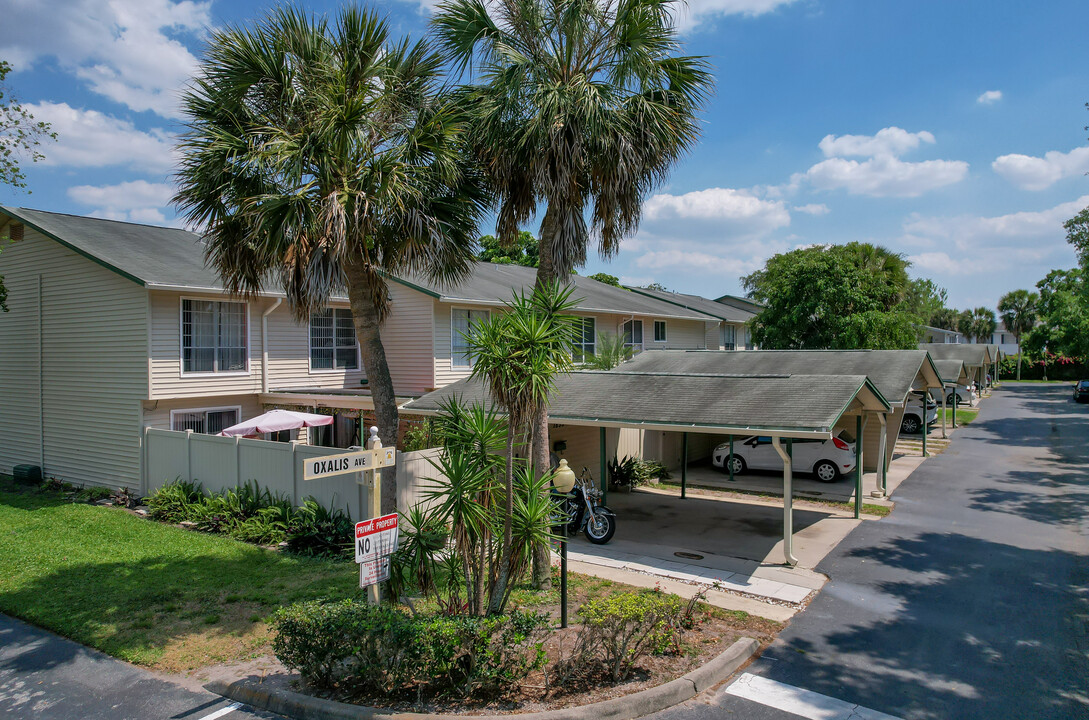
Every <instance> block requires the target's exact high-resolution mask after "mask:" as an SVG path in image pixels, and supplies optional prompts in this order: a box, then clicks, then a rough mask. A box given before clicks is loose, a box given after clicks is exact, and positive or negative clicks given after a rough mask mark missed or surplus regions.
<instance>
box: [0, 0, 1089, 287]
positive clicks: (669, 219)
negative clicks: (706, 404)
mask: <svg viewBox="0 0 1089 720" xmlns="http://www.w3.org/2000/svg"><path fill="white" fill-rule="evenodd" d="M432 4H433V3H432V2H429V0H424V2H419V1H418V0H411V1H409V0H405V1H402V0H383V2H380V3H372V4H371V7H374V8H376V9H377V10H378V11H379V12H381V13H384V14H388V16H389V18H390V20H391V23H392V25H393V27H394V28H395V30H396V31H397V32H400V33H405V34H412V35H420V34H422V33H423V32H424V30H425V29H426V25H427V19H428V17H429V13H430V7H431V5H432ZM4 5H5V10H4V13H3V14H4V18H5V24H6V26H7V27H8V28H12V29H17V31H16V32H6V33H4V34H3V36H2V37H0V58H3V59H6V60H8V61H10V62H11V63H12V64H13V65H14V66H15V69H16V72H14V73H12V75H10V76H9V77H8V82H9V85H10V86H11V87H12V88H13V89H14V90H15V93H16V95H17V96H18V97H19V99H20V100H22V101H23V103H24V104H26V105H27V106H28V107H29V108H30V109H31V111H32V112H34V113H35V115H36V116H37V117H38V118H39V119H42V120H47V121H49V122H51V123H52V124H53V126H54V129H55V130H56V131H57V132H58V133H59V135H60V140H59V142H57V143H55V144H53V143H51V144H49V145H47V146H45V147H44V148H43V150H44V152H45V154H46V160H45V161H44V162H42V163H38V164H37V165H32V166H26V168H25V169H26V170H27V175H28V179H29V185H30V189H31V190H32V191H33V194H32V195H29V196H27V195H26V194H16V193H14V192H12V191H10V190H7V189H4V190H0V203H2V204H12V205H21V206H25V207H35V208H40V209H44V210H54V211H59V212H69V213H76V214H83V215H96V216H101V217H111V218H115V219H123V220H132V221H136V222H149V223H153V224H177V223H178V222H179V221H178V220H177V219H176V218H175V215H174V212H173V210H172V208H171V207H170V205H169V198H170V196H171V194H172V192H173V191H172V188H171V185H170V175H171V167H172V165H173V162H174V157H173V153H172V144H173V137H172V136H173V133H175V132H177V130H178V119H179V117H178V110H177V102H176V98H177V93H178V89H179V88H180V87H181V86H182V85H183V84H184V82H185V81H186V79H187V78H188V77H189V76H190V74H191V72H192V70H193V67H194V66H195V64H196V62H197V59H198V58H199V57H200V53H201V43H202V41H203V39H204V38H206V37H207V35H208V33H209V32H210V31H211V30H212V29H214V28H216V27H219V26H222V25H224V24H226V23H240V22H246V21H248V20H250V19H253V18H256V17H258V16H260V15H261V14H262V13H263V12H264V9H265V8H266V7H268V4H266V3H256V2H227V1H226V0H211V1H210V2H193V1H191V0H186V1H185V2H173V0H51V1H49V2H42V0H6V2H5V3H4ZM337 6H338V3H334V2H312V3H306V4H305V5H304V7H306V8H308V9H311V10H313V11H315V12H325V11H330V10H334V9H335V8H336V7H337ZM1087 17H1089V12H1087V7H1086V5H1085V3H1084V0H1080V1H1071V2H1061V1H1058V0H1055V1H1051V2H1047V3H1031V4H1030V3H1024V2H1000V1H996V0H989V1H972V2H968V1H960V2H948V1H947V0H946V1H943V2H920V1H919V0H913V2H884V1H879V0H835V1H833V0H691V1H690V2H689V4H688V7H687V10H686V11H685V13H684V14H683V15H682V16H681V17H680V18H679V19H678V25H679V27H681V29H682V32H683V39H684V42H685V45H686V48H687V51H688V52H690V53H692V54H701V55H707V56H709V57H710V59H711V62H712V64H713V67H714V72H715V76H716V81H717V85H716V90H715V96H714V98H713V100H712V101H711V103H710V104H709V106H708V108H707V111H706V113H705V115H704V117H703V122H704V135H703V140H702V142H701V144H700V145H699V147H698V148H697V150H696V151H695V152H693V153H692V154H691V155H690V156H688V157H686V158H684V159H683V160H682V161H681V162H680V163H679V164H678V166H677V168H676V169H675V171H674V172H673V174H672V176H671V177H670V179H669V181H668V182H667V183H666V184H665V185H664V186H662V187H660V188H658V189H657V190H656V191H655V193H654V194H653V195H651V196H650V197H648V198H647V199H646V202H645V206H644V221H643V224H642V226H641V227H640V230H639V232H638V233H637V234H636V235H635V236H634V237H632V238H630V239H628V240H626V241H625V242H624V243H623V245H622V248H621V251H620V253H619V256H618V257H616V258H614V259H613V260H612V261H610V262H608V263H605V262H603V261H601V260H600V259H599V258H596V257H594V258H593V259H591V261H590V262H589V263H588V265H587V267H586V268H585V269H584V270H583V271H582V272H584V273H591V272H597V271H605V272H609V273H612V274H614V275H617V276H620V277H621V278H622V279H624V280H625V281H627V282H630V283H635V284H643V283H647V282H650V281H658V282H661V283H663V284H664V285H666V286H667V287H669V288H671V289H674V290H679V291H684V292H692V293H698V294H702V295H707V296H710V297H715V296H717V295H720V294H723V293H731V294H739V293H740V290H741V286H740V282H739V277H740V276H742V275H744V274H746V273H749V272H751V271H752V270H754V269H756V268H758V267H760V266H761V265H762V263H763V261H764V260H765V259H766V258H768V257H769V256H770V255H772V254H774V253H776V252H782V251H784V250H789V249H792V248H794V247H798V246H804V245H808V244H813V243H829V242H848V241H851V240H865V241H871V242H876V243H880V244H882V245H885V246H886V247H889V248H890V249H892V250H894V251H896V252H900V253H903V254H904V255H905V256H907V257H908V258H909V259H911V261H912V263H913V265H912V270H911V272H912V274H914V275H916V276H923V277H930V278H932V279H934V280H935V281H936V282H937V283H938V284H939V285H941V286H943V287H945V288H947V289H948V291H949V298H950V303H951V304H952V305H954V306H956V307H961V308H963V307H969V306H976V305H987V306H991V307H993V306H994V305H995V304H996V303H997V300H998V297H999V296H1000V295H1001V294H1002V293H1003V292H1006V291H1007V290H1011V289H1015V288H1018V287H1032V286H1033V285H1034V284H1035V283H1036V281H1037V280H1039V279H1040V278H1041V277H1043V276H1044V274H1046V273H1047V271H1048V270H1050V269H1052V268H1057V267H1062V268H1066V267H1071V266H1073V265H1074V262H1075V261H1074V254H1073V252H1072V251H1071V249H1070V248H1069V247H1068V246H1067V244H1066V242H1065V240H1064V233H1063V229H1062V223H1063V221H1064V220H1065V219H1067V218H1069V217H1071V216H1072V215H1074V214H1075V213H1076V212H1077V211H1078V210H1080V209H1081V208H1082V207H1085V206H1087V205H1089V177H1086V173H1087V172H1089V142H1087V140H1086V136H1087V134H1089V133H1087V131H1085V130H1084V127H1083V126H1085V125H1086V124H1089V112H1087V111H1086V109H1085V106H1084V104H1085V102H1087V101H1089V75H1087V74H1086V68H1087V67H1089V62H1087V60H1089V44H1087V43H1086V42H1085V38H1084V26H1085V20H1086V19H1087ZM530 229H533V228H530ZM490 231H491V228H487V227H485V228H482V232H490Z"/></svg>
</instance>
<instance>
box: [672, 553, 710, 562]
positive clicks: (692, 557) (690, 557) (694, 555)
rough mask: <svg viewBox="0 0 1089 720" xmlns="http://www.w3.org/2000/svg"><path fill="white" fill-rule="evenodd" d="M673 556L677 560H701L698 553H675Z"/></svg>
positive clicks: (701, 557) (701, 556)
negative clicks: (677, 558)
mask: <svg viewBox="0 0 1089 720" xmlns="http://www.w3.org/2000/svg"><path fill="white" fill-rule="evenodd" d="M673 554H674V555H676V556H677V557H679V558H684V559H685V560H703V555H700V554H699V553H690V552H675V553H673Z"/></svg>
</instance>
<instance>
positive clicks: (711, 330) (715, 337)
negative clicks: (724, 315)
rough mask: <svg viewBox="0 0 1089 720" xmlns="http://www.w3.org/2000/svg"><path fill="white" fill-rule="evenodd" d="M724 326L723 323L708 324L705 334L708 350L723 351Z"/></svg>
mask: <svg viewBox="0 0 1089 720" xmlns="http://www.w3.org/2000/svg"><path fill="white" fill-rule="evenodd" d="M722 325H723V323H720V322H718V323H707V327H706V329H705V332H704V340H703V341H704V343H706V345H707V349H708V350H721V349H722Z"/></svg>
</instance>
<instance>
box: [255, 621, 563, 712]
mask: <svg viewBox="0 0 1089 720" xmlns="http://www.w3.org/2000/svg"><path fill="white" fill-rule="evenodd" d="M547 622H548V621H547V618H546V617H545V616H543V615H538V614H532V613H523V612H519V611H515V612H513V613H511V614H509V615H507V616H495V617H488V618H480V617H467V616H462V617H443V616H417V617H414V616H410V615H408V614H406V613H405V612H403V611H401V610H399V609H397V608H394V607H391V606H389V605H382V606H372V605H368V604H366V603H363V602H360V601H358V600H345V601H343V602H338V603H321V602H305V603H298V604H295V605H292V606H290V607H287V608H283V609H281V610H280V611H279V612H278V613H277V615H276V618H275V620H274V627H275V633H276V635H275V638H274V639H273V649H274V651H275V653H276V657H277V658H279V660H280V661H281V662H282V663H284V665H286V666H287V667H290V668H294V669H297V670H298V671H299V672H300V674H302V676H303V678H304V679H305V680H306V681H307V682H308V683H309V684H310V685H312V686H314V687H315V688H319V689H323V690H331V689H334V688H337V689H339V690H341V691H343V692H346V693H349V694H353V693H354V694H359V693H378V694H382V695H387V696H391V695H392V696H396V695H408V694H410V693H413V692H424V691H426V692H428V693H433V694H437V695H457V696H459V697H468V696H471V695H480V696H484V695H488V696H495V695H498V694H502V693H504V692H506V691H507V690H509V689H510V688H512V687H513V686H515V685H516V684H517V683H518V682H519V681H521V680H522V679H523V678H525V677H526V675H528V674H529V673H530V672H531V671H533V670H535V669H537V668H539V667H541V665H542V664H543V662H544V650H543V647H542V642H541V635H542V633H543V630H544V628H545V627H546V626H547Z"/></svg>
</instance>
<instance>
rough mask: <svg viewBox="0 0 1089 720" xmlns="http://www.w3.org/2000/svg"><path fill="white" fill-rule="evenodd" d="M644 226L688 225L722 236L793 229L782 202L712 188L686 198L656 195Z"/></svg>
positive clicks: (645, 214) (645, 209) (646, 211)
mask: <svg viewBox="0 0 1089 720" xmlns="http://www.w3.org/2000/svg"><path fill="white" fill-rule="evenodd" d="M643 220H644V223H646V224H650V225H655V224H660V223H668V224H670V225H673V224H674V223H676V222H677V221H688V223H689V224H690V225H691V227H692V228H693V229H696V228H697V227H698V228H700V229H702V230H703V231H705V232H708V231H709V232H711V233H713V234H719V235H733V236H752V235H764V234H767V233H769V232H771V231H773V230H776V229H778V228H781V227H786V226H787V225H790V213H789V212H788V211H787V209H786V206H785V205H784V204H783V202H782V201H779V200H774V201H769V200H762V199H760V198H758V197H756V196H755V195H753V194H752V193H750V192H749V191H746V190H735V189H734V188H709V189H707V190H696V191H693V192H689V193H685V194H683V195H669V194H660V195H654V196H652V197H651V198H650V199H648V200H647V201H646V203H644V205H643Z"/></svg>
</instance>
